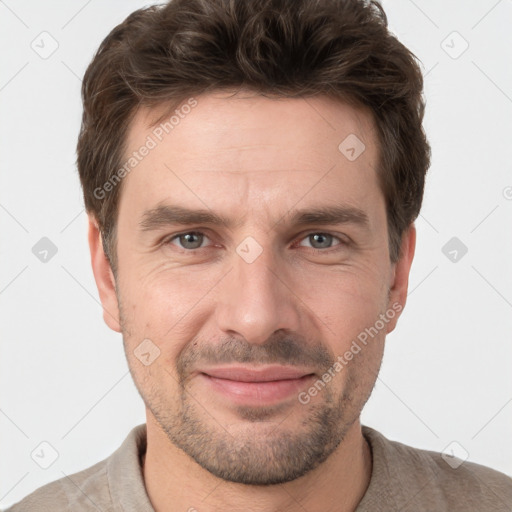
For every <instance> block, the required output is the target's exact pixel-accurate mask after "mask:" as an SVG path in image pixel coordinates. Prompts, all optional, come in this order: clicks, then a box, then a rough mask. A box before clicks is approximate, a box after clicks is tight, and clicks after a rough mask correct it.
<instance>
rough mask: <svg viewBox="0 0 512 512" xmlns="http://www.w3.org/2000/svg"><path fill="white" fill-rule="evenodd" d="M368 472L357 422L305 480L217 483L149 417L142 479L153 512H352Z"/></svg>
mask: <svg viewBox="0 0 512 512" xmlns="http://www.w3.org/2000/svg"><path fill="white" fill-rule="evenodd" d="M371 472H372V456H371V450H370V447H369V446H368V443H367V442H366V440H365V439H364V437H363V435H362V431H361V424H360V422H359V420H357V421H356V422H354V424H353V425H352V426H351V427H350V429H349V431H348V432H347V434H346V436H345V438H344V439H343V442H342V443H341V444H340V445H339V446H338V448H337V449H336V450H335V451H334V452H333V453H332V454H331V456H330V457H329V458H328V459H327V460H326V461H324V462H323V463H322V464H320V465H319V466H318V467H317V468H315V469H314V470H312V471H310V472H309V473H307V474H306V475H304V476H302V477H300V478H298V479H296V480H293V481H291V482H287V483H284V484H279V485H269V486H252V485H243V484H237V483H233V482H228V481H225V480H222V479H219V478H217V477H215V476H214V475H212V474H211V473H209V472H208V471H206V470H205V469H203V468H202V467H201V466H199V465H198V464H197V463H196V462H195V461H194V460H193V459H191V458H190V457H189V456H188V455H187V454H186V453H184V452H183V451H182V450H180V449H179V448H177V447H176V446H174V445H173V444H172V443H171V442H170V441H169V440H168V438H167V436H166V434H165V432H163V431H162V429H161V428H160V426H159V425H158V424H157V423H156V422H155V420H154V418H152V416H151V415H149V414H148V420H147V451H146V455H145V458H144V461H143V474H144V481H145V486H146V490H147V493H148V496H149V499H150V501H151V503H152V505H153V508H154V509H155V511H156V512H171V511H175V510H187V511H188V510H190V511H194V510H196V511H199V512H214V511H217V510H251V511H254V512H260V511H261V512H262V511H265V512H277V511H279V512H299V511H300V512H303V511H304V510H308V512H320V511H322V512H325V511H326V510H337V511H339V512H353V511H354V510H355V509H356V507H357V505H358V503H359V502H360V501H361V499H362V497H363V495H364V493H365V491H366V489H367V488H368V485H369V483H370V476H371Z"/></svg>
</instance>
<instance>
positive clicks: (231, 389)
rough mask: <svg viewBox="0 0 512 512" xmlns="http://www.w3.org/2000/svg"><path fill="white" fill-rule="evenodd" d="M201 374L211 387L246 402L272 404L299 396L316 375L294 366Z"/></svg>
mask: <svg viewBox="0 0 512 512" xmlns="http://www.w3.org/2000/svg"><path fill="white" fill-rule="evenodd" d="M199 377H200V378H202V380H204V381H205V383H206V384H207V385H208V386H209V388H210V389H211V390H212V391H213V392H215V393H217V394H219V395H221V396H223V397H224V398H227V399H228V400H229V401H230V402H234V403H236V404H239V405H242V404H245V405H256V406H257V405H261V406H262V405H267V406H268V405H272V404H275V403H279V402H282V401H283V400H285V399H288V398H290V397H291V396H293V397H296V395H297V393H299V392H300V390H301V389H304V388H305V387H307V386H308V385H309V384H310V382H312V380H313V379H314V377H315V374H314V373H312V372H311V371H309V370H307V369H306V370H301V369H299V368H295V367H291V366H271V367H261V368H259V367H241V366H231V367H223V368H211V369H204V370H202V371H201V372H200V374H199Z"/></svg>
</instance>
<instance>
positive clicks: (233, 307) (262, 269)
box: [216, 248, 301, 344]
mask: <svg viewBox="0 0 512 512" xmlns="http://www.w3.org/2000/svg"><path fill="white" fill-rule="evenodd" d="M283 264H284V262H279V260H278V258H277V257H275V256H274V255H273V254H272V251H271V249H269V248H265V249H264V250H263V251H262V252H261V254H260V255H259V256H258V257H257V258H256V259H255V260H254V261H252V262H250V260H246V259H244V258H243V257H241V256H240V255H239V254H238V253H235V254H234V256H233V258H232V265H233V267H232V270H231V271H230V272H229V273H228V274H227V276H226V278H225V279H224V280H223V281H222V283H221V286H220V289H219V290H218V295H217V304H216V321H217V326H218V328H219V329H220V330H221V331H222V332H223V333H224V334H226V335H230V336H233V335H239V336H243V338H245V340H246V341H247V342H248V343H254V344H263V343H265V341H266V340H268V339H269V338H270V337H271V336H272V335H273V334H274V333H275V332H276V331H279V330H281V329H283V330H286V331H289V330H290V329H291V330H292V331H293V332H299V331H300V325H299V322H300V319H301V315H300V311H299V307H300V301H299V299H298V298H297V297H296V296H295V295H294V294H293V286H292V285H291V283H289V282H287V281H289V279H287V277H286V276H287V275H288V273H287V272H286V269H284V268H283Z"/></svg>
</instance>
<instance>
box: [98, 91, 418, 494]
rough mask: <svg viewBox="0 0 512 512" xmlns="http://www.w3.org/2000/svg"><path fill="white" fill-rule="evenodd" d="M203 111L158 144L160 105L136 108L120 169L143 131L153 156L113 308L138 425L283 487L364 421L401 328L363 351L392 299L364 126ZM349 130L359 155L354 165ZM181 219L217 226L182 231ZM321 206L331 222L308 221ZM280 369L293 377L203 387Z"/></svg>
mask: <svg viewBox="0 0 512 512" xmlns="http://www.w3.org/2000/svg"><path fill="white" fill-rule="evenodd" d="M196 100H197V106H195V107H194V108H193V109H191V111H190V113H188V114H187V115H186V116H184V117H183V118H182V119H180V121H179V124H177V125H176V126H175V127H174V129H173V130H172V131H170V133H169V134H168V135H165V136H164V137H162V140H161V141H158V140H157V138H155V136H154V132H153V131H152V130H153V129H154V127H150V124H151V123H152V122H153V121H154V120H155V119H156V118H157V117H158V116H157V115H158V114H159V112H158V111H151V110H141V111H139V113H138V114H137V116H136V118H135V119H134V121H133V123H132V125H131V129H130V132H129V136H128V139H127V152H126V155H127V157H128V156H129V155H130V154H131V153H132V152H133V151H136V150H138V148H140V147H141V146H143V145H144V144H145V143H146V141H147V140H148V139H147V137H148V135H149V136H151V137H152V138H153V139H155V140H156V141H157V145H156V147H154V148H152V149H151V150H150V151H149V153H148V154H147V156H145V157H144V158H143V159H142V161H141V162H140V163H138V165H137V166H136V167H135V168H134V169H133V170H132V171H131V172H130V174H129V175H127V176H126V177H125V178H124V183H123V190H122V194H121V198H120V204H119V216H118V225H117V257H118V273H117V281H116V296H117V299H118V301H119V306H120V308H119V310H117V303H116V304H115V305H114V303H113V302H112V304H113V305H112V306H109V307H110V309H111V311H112V310H115V313H114V315H113V316H114V317H115V316H117V315H119V317H120V321H119V324H120V329H121V330H122V333H123V339H124V344H125V349H126V355H127V358H128V363H129V366H130V369H131V373H132V375H133V378H134V380H135V383H136V385H137V388H138V390H139V392H140V394H141V395H142V397H143V399H144V401H145V404H146V407H147V413H148V421H150V420H152V421H156V422H157V423H158V424H159V426H160V427H161V428H162V430H163V431H164V432H165V433H166V434H167V436H168V438H169V440H170V441H171V442H172V443H174V444H175V445H176V446H178V447H179V448H181V449H182V450H183V451H184V452H185V453H187V454H188V455H189V456H190V457H192V458H193V459H194V460H195V461H196V462H197V463H198V464H200V465H201V466H202V467H203V468H205V469H207V470H208V471H210V472H211V473H212V474H214V475H216V476H218V477H220V478H223V479H226V480H231V481H235V482H240V483H246V484H263V485H266V484H271V483H281V482H286V481H289V480H292V479H295V478H298V477H299V476H301V475H303V474H305V473H307V472H308V471H309V470H311V469H313V468H314V467H316V466H318V465H319V464H320V463H321V462H323V461H324V460H325V459H326V458H327V457H328V456H329V455H330V454H331V453H333V451H334V450H335V448H336V447H337V446H338V445H339V443H340V442H341V440H342V439H343V438H344V436H345V434H346V433H347V431H348V430H349V428H350V427H351V426H352V425H354V424H355V422H357V421H358V418H359V414H360V411H361V409H362V407H363V405H364V403H365V402H366V400H367V399H368V397H369V395H370V393H371V390H372V388H373V386H374V383H375V379H376V377H377V372H378V369H379V366H380V362H381V358H382V351H383V344H384V338H385V335H386V333H387V332H389V331H391V330H392V329H393V328H394V326H395V323H396V320H397V318H398V314H396V315H395V314H393V317H394V319H390V318H389V316H390V315H388V316H387V317H386V318H388V320H387V321H386V322H385V323H384V327H381V328H380V329H377V330H378V333H377V334H374V335H373V336H371V337H368V336H367V338H368V341H367V343H366V344H364V345H363V344H362V343H361V342H360V341H357V340H358V335H360V334H361V333H362V332H365V329H368V328H371V327H374V326H375V325H376V322H377V325H378V326H381V325H382V323H383V322H380V323H379V322H378V320H379V318H382V316H381V317H379V315H382V314H386V312H387V311H389V310H390V309H391V308H392V303H393V301H394V300H396V298H397V296H396V294H394V291H393V286H394V279H395V271H396V268H395V265H392V264H391V263H390V260H389V248H388V231H387V225H386V211H385V203H384V197H383V194H382V192H381V190H380V188H379V186H378V182H377V174H376V168H377V158H378V155H377V146H376V143H377V142H376V134H375V128H374V125H373V122H372V120H371V118H370V116H369V115H368V113H366V112H365V111H363V110H359V109H354V108H352V107H350V106H348V105H346V104H342V103H339V102H334V101H333V100H329V99H327V98H315V99H307V100H305V99H282V100H272V99H268V98H263V97H261V96H255V95H249V94H245V95H241V94H238V95H236V96H231V97H228V94H221V93H216V94H213V95H212V94H210V95H205V96H198V97H196ZM169 117H170V116H169ZM350 134H353V135H350ZM354 135H355V136H357V138H358V139H359V140H360V141H362V142H363V143H364V145H365V149H364V151H363V152H362V153H361V154H360V155H359V156H358V157H357V158H356V159H354V158H353V156H354V154H356V155H357V152H359V151H360V150H361V149H362V146H360V145H357V146H354V141H356V139H354V138H353V137H354ZM348 136H350V137H351V138H349V139H348V143H347V144H348V146H349V147H348V149H347V148H346V147H345V146H343V148H342V149H343V151H341V150H340V149H339V148H338V146H339V145H340V143H341V142H342V141H344V140H345V139H346V138H347V137H348ZM350 141H352V144H350ZM356 142H357V141H356ZM357 144H360V143H359V142H357ZM350 147H355V151H354V152H352V151H351V150H350ZM349 157H350V158H349ZM177 208H181V209H187V210H190V211H195V212H197V211H202V212H203V213H206V214H210V215H212V214H213V215H215V216H218V217H220V218H222V219H224V220H225V223H221V224H218V223H216V222H213V220H214V219H213V218H207V217H202V218H201V219H196V220H192V221H191V222H190V223H185V221H184V217H186V216H187V215H184V212H183V211H181V212H178V211H177V210H171V209H177ZM335 208H336V209H338V210H337V211H336V212H334V210H332V209H335ZM166 209H168V210H166ZM328 209H331V210H330V211H331V212H334V213H336V214H337V216H336V215H335V216H334V217H332V218H325V217H322V216H321V215H316V214H315V215H313V214H312V215H307V213H308V212H316V213H322V212H324V213H325V212H326V211H327V210H328ZM178 213H179V215H177V214H178ZM182 221H183V223H182ZM407 271H408V269H407ZM105 302H107V303H108V301H105V300H104V304H105ZM106 318H108V317H106ZM107 321H108V323H109V325H111V327H112V328H114V329H119V326H118V324H116V321H114V320H112V319H110V320H107ZM374 330H375V327H374ZM366 332H368V331H366ZM372 332H374V331H372ZM360 339H361V337H360V338H359V340H360ZM143 340H150V341H144V344H143V345H141V343H142V342H143ZM354 340H355V341H356V342H357V344H358V346H359V347H360V350H359V351H357V350H354V349H353V347H354V345H353V342H354ZM351 347H352V348H351ZM350 350H352V351H353V352H354V354H353V358H351V360H348V359H347V358H346V357H344V354H345V353H346V352H347V351H350ZM356 351H357V353H355V352H356ZM156 356H158V357H156ZM338 356H341V357H342V358H343V361H344V363H343V364H342V365H341V366H342V368H341V370H340V369H339V366H335V362H336V361H340V359H338ZM155 357H156V359H155ZM281 365H283V366H286V367H288V368H291V369H293V370H296V372H297V375H295V377H296V378H295V379H289V380H287V381H284V380H281V382H278V383H274V384H269V383H268V382H267V383H266V384H261V383H260V384H255V383H254V382H253V383H252V384H247V383H245V384H240V383H238V384H236V383H234V382H233V380H231V381H229V380H228V381H226V380H223V379H216V378H212V377H211V376H208V375H209V374H208V372H212V373H215V370H218V369H220V368H222V369H226V368H227V369H228V371H229V369H230V368H231V369H233V368H234V367H237V368H240V367H243V368H242V369H254V368H256V369H258V368H259V369H263V368H269V367H273V368H275V367H276V366H281ZM329 370H330V374H331V379H329V382H327V383H326V382H325V380H324V381H323V382H324V384H325V385H324V386H319V385H318V383H317V393H315V392H311V393H310V392H309V391H308V390H309V389H310V388H311V387H312V386H314V384H315V382H317V381H318V380H322V375H324V373H325V372H328V371H329ZM303 375H304V377H302V376H303ZM221 376H224V377H226V375H225V374H223V375H221ZM230 377H231V379H234V380H239V378H241V377H240V376H238V377H237V375H234V376H233V374H232V375H231V376H230ZM267 377H268V376H267ZM299 377H300V378H299ZM253 380H254V379H253ZM301 393H302V394H301ZM299 396H301V397H302V399H301V400H299Z"/></svg>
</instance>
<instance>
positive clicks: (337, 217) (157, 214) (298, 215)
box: [139, 205, 370, 231]
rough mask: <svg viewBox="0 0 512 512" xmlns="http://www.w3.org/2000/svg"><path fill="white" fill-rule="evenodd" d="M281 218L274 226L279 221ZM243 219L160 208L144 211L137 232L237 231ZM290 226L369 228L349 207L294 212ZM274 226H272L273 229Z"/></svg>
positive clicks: (363, 216)
mask: <svg viewBox="0 0 512 512" xmlns="http://www.w3.org/2000/svg"><path fill="white" fill-rule="evenodd" d="M285 217H286V215H285V216H283V217H281V219H280V220H278V221H277V222H276V223H275V224H278V223H279V222H281V221H283V219H284V218H285ZM244 219H245V217H239V218H237V219H229V218H227V217H224V216H222V215H219V214H217V213H214V212H213V211H211V210H193V209H189V208H185V207H183V206H170V205H160V206H157V207H156V208H152V209H150V210H146V211H145V212H144V213H143V215H142V218H141V221H140V223H139V226H140V229H141V231H154V230H158V229H161V228H164V227H167V226H170V225H182V226H191V225H194V224H209V225H214V226H215V225H216V226H224V227H227V228H228V229H233V228H236V227H240V226H241V225H242V224H243V222H244ZM286 222H287V224H290V225H291V226H297V227H299V226H304V225H307V224H308V225H311V224H313V225H322V224H355V225H358V226H360V227H363V228H369V227H370V220H369V218H368V215H367V214H366V212H364V211H363V210H361V209H359V208H355V207H353V206H324V207H319V208H305V209H301V210H296V211H295V213H294V214H293V215H292V217H291V218H290V219H289V220H288V221H286ZM275 224H274V225H275Z"/></svg>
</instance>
